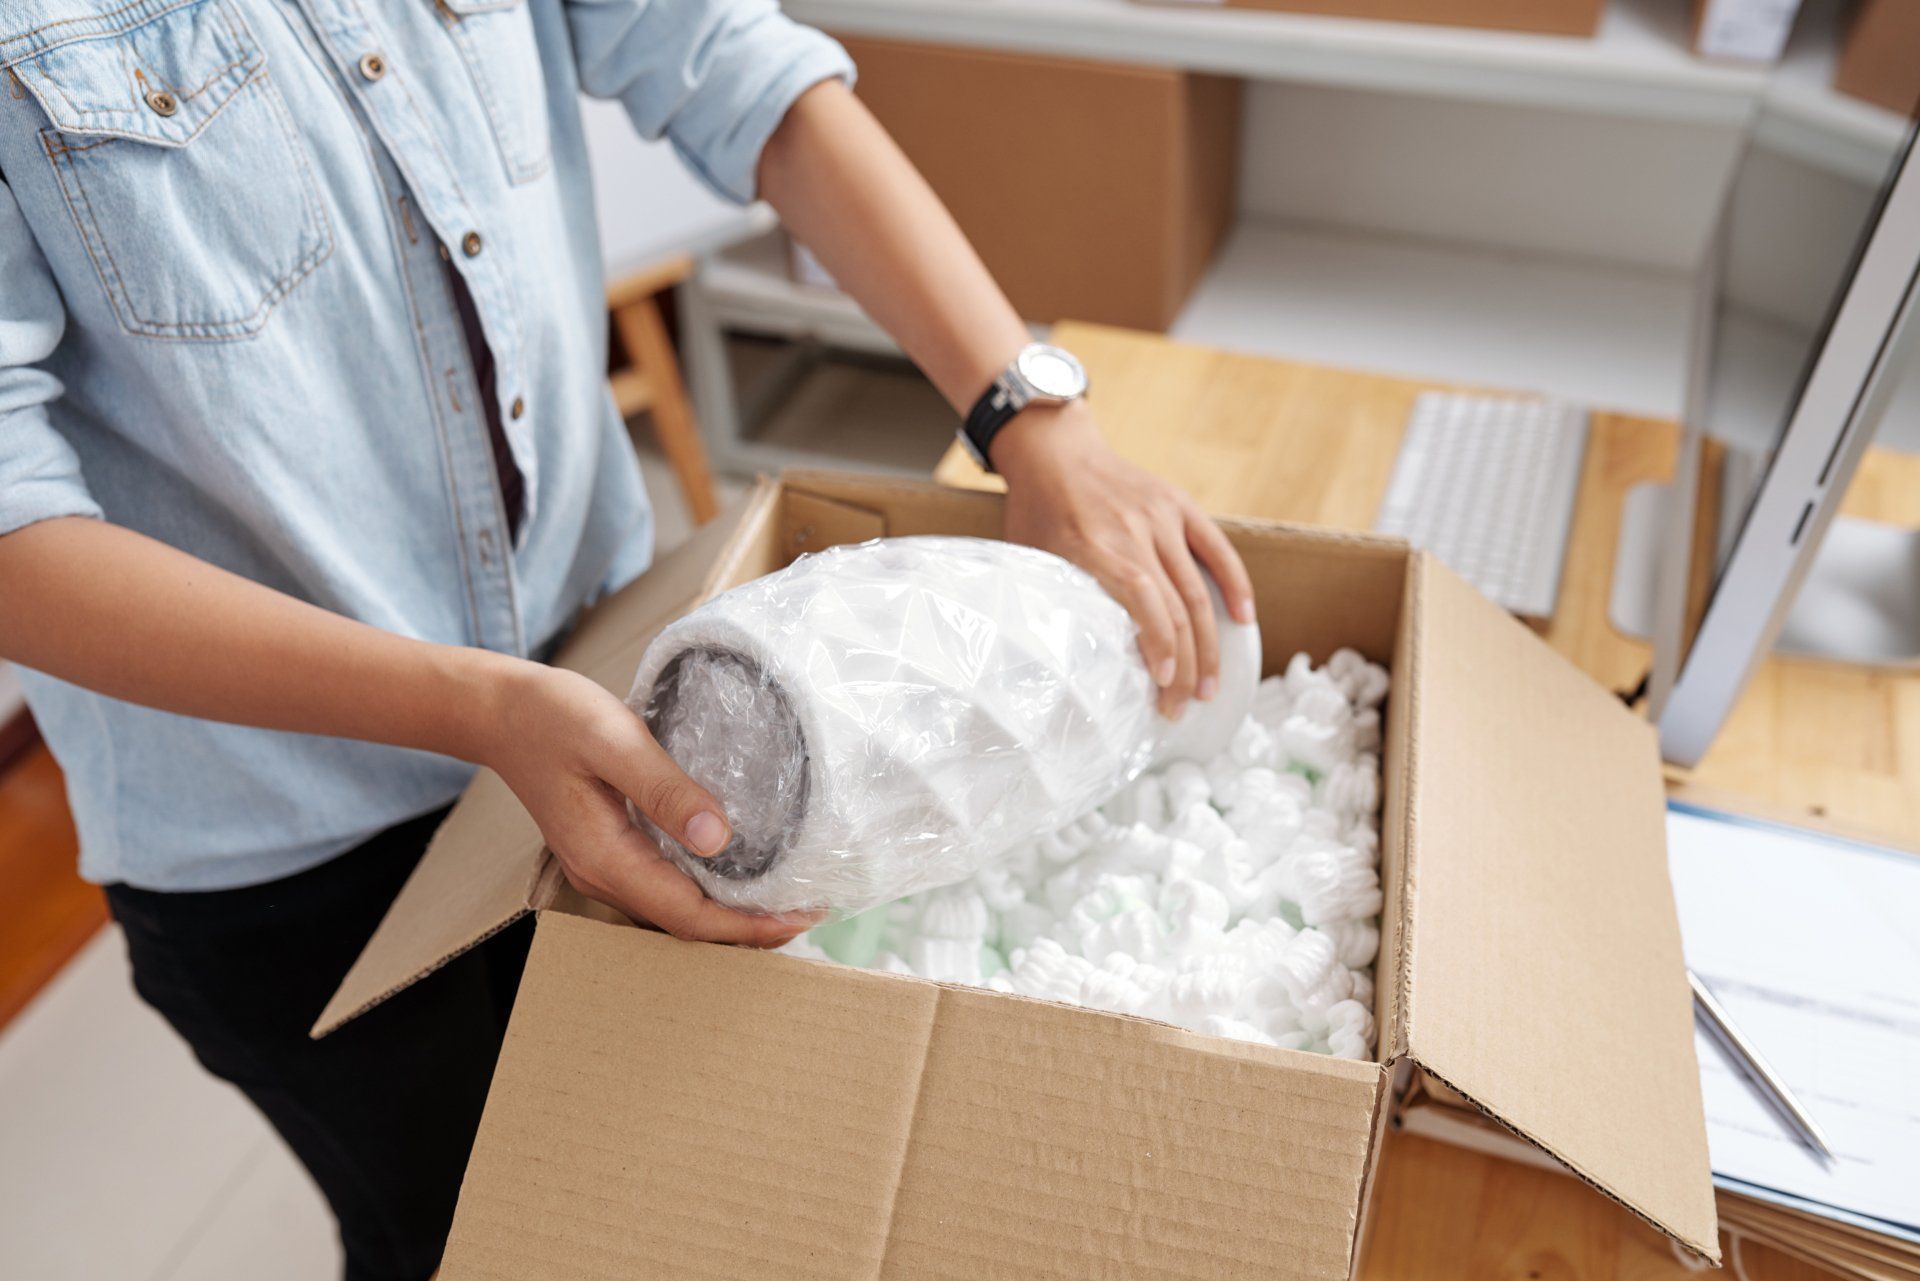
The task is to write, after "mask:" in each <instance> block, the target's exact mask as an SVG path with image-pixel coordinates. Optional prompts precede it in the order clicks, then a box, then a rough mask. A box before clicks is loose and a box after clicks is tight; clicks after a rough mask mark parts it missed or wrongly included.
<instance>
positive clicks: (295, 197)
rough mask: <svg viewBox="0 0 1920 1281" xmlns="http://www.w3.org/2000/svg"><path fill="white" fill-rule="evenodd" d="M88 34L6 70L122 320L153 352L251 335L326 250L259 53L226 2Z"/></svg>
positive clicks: (302, 153) (307, 174)
mask: <svg viewBox="0 0 1920 1281" xmlns="http://www.w3.org/2000/svg"><path fill="white" fill-rule="evenodd" d="M129 9H133V6H129ZM135 11H136V12H141V13H146V12H151V11H152V9H151V7H150V6H146V5H142V6H139V8H138V9H137V10H135ZM96 23H97V20H96ZM73 30H74V28H72V27H69V28H67V33H69V34H70V33H71V32H72V31H73ZM82 30H83V32H84V34H82V35H81V36H80V37H79V38H69V39H67V40H66V42H65V43H57V44H53V45H52V47H44V48H43V49H42V51H40V52H38V53H36V54H34V55H33V56H29V57H24V58H20V59H19V60H17V61H14V62H13V64H12V68H11V70H12V73H13V75H14V77H15V78H16V79H17V80H18V82H19V84H21V85H22V86H24V87H25V89H26V91H27V92H28V93H29V94H31V95H32V97H33V98H34V99H35V101H36V102H37V103H38V104H39V106H40V108H41V110H43V111H44V112H45V113H46V116H47V121H48V124H47V127H45V128H43V129H42V130H41V132H40V141H41V145H42V147H43V149H44V150H45V152H46V156H47V161H48V163H49V164H51V165H52V166H53V172H54V176H55V179H56V180H57V181H58V184H59V189H60V193H61V195H62V196H63V197H64V198H65V201H66V204H67V207H68V209H69V211H70V212H71V213H72V215H73V221H74V226H75V229H76V231H77V233H78V235H79V237H80V239H81V241H82V243H83V244H84V245H85V247H86V252H87V256H88V257H89V258H90V259H91V260H92V263H93V267H94V270H95V271H96V272H97V273H98V275H99V278H100V284H101V286H102V288H104V289H105V291H106V295H107V299H108V301H109V303H110V304H111V306H112V308H113V312H114V314H115V316H117V317H118V319H119V321H120V324H121V326H122V327H123V328H124V329H126V330H127V331H128V332H129V333H133V334H138V335H141V336H144V337H149V338H164V339H174V340H177V341H190V340H203V341H218V340H232V339H243V338H248V337H251V336H253V335H254V334H257V333H258V332H260V330H261V329H262V328H263V327H264V326H265V325H266V323H267V321H268V319H269V317H270V316H271V315H272V312H273V310H274V308H275V307H276V306H277V305H278V304H279V303H280V301H281V300H282V299H283V298H285V297H286V296H287V295H288V293H289V292H291V291H292V290H293V289H294V288H295V287H296V286H297V285H298V284H299V283H300V282H301V281H302V280H303V279H305V278H306V277H307V276H308V275H309V274H310V273H311V272H312V271H313V270H314V268H315V267H317V266H318V265H319V264H320V263H321V262H323V261H324V260H325V259H326V257H327V255H328V254H329V253H330V252H331V251H332V248H333V234H332V228H331V225H330V223H329V220H328V217H327V212H326V207H325V205H324V203H323V202H322V199H321V192H320V188H319V186H318V184H317V182H316V181H315V178H314V174H313V172H312V168H311V165H310V162H309V160H308V156H307V150H306V146H305V144H304V143H303V142H302V140H301V138H300V136H299V132H298V131H297V130H296V129H295V127H294V125H293V121H292V118H291V116H290V114H289V112H288V110H287V107H286V104H285V102H284V101H283V100H282V99H281V97H280V94H279V91H278V90H277V89H276V87H275V86H274V85H273V83H272V81H271V80H269V78H268V75H267V65H266V55H265V53H264V52H263V51H261V49H260V48H259V47H258V46H257V44H256V43H255V41H254V39H253V36H252V34H251V33H250V32H249V31H248V29H247V28H246V26H245V24H244V22H243V20H242V19H241V17H240V15H239V14H238V13H236V12H234V11H233V10H232V8H231V7H230V6H229V5H228V4H227V3H225V0H197V2H196V3H188V4H185V5H182V6H178V7H175V8H173V9H171V10H170V11H167V12H164V13H162V14H161V16H159V17H157V18H152V19H149V20H146V21H143V22H140V23H139V25H130V26H128V27H126V28H125V29H123V30H117V31H115V30H105V31H100V32H99V33H98V34H95V33H94V30H93V28H92V26H87V27H83V28H82ZM62 35H63V32H62V31H61V24H60V23H58V22H49V23H47V24H46V25H44V26H43V27H42V28H41V29H40V32H39V33H36V32H33V31H29V32H26V33H23V35H20V36H14V37H11V38H12V39H14V40H16V41H22V42H25V41H30V40H34V39H35V38H36V36H37V37H38V40H39V41H40V42H42V43H44V42H46V41H47V40H48V37H60V36H62ZM5 48H6V46H5V45H0V49H5Z"/></svg>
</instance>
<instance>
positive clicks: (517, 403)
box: [507, 396, 527, 421]
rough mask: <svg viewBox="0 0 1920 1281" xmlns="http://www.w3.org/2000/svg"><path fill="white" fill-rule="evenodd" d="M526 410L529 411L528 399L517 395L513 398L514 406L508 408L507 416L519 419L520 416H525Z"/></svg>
mask: <svg viewBox="0 0 1920 1281" xmlns="http://www.w3.org/2000/svg"><path fill="white" fill-rule="evenodd" d="M526 412H527V402H526V400H525V399H523V398H522V397H519V396H515V397H514V398H513V405H512V407H511V408H509V409H508V410H507V417H509V418H512V419H514V420H516V421H517V420H519V419H520V418H522V417H524V416H525V415H526Z"/></svg>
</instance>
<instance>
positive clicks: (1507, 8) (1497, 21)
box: [1148, 0, 1607, 36]
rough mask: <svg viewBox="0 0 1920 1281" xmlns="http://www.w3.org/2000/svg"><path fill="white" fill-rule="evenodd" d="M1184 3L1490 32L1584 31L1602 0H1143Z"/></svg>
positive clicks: (1594, 27) (1596, 21)
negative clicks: (1437, 25) (1370, 19)
mask: <svg viewBox="0 0 1920 1281" xmlns="http://www.w3.org/2000/svg"><path fill="white" fill-rule="evenodd" d="M1148 2H1149V3H1175V4H1180V5H1181V6H1183V7H1188V8H1204V7H1206V6H1208V5H1209V4H1215V5H1224V6H1226V7H1229V8H1234V9H1280V10H1284V11H1285V12H1287V13H1312V14H1319V15H1321V16H1323V17H1333V18H1372V19H1376V20H1378V21H1381V22H1427V23H1437V24H1439V25H1441V26H1448V27H1484V28H1487V29H1489V30H1493V31H1535V32H1541V33H1544V34H1546V35H1557V36H1590V35H1592V34H1593V33H1594V32H1596V31H1598V30H1599V29H1600V15H1601V14H1602V13H1604V12H1605V11H1606V7H1607V0H1148Z"/></svg>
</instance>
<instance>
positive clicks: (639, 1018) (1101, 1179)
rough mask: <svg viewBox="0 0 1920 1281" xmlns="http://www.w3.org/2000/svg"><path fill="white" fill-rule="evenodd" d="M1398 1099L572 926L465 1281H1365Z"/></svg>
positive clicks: (505, 1115)
mask: <svg viewBox="0 0 1920 1281" xmlns="http://www.w3.org/2000/svg"><path fill="white" fill-rule="evenodd" d="M1385 1087H1386V1073H1385V1071H1384V1070H1383V1069H1382V1068H1381V1067H1380V1066H1379V1065H1378V1064H1373V1063H1349V1062H1345V1061H1342V1060H1337V1059H1329V1058H1326V1057H1324V1056H1319V1055H1306V1054H1300V1053H1297V1052H1294V1051H1288V1050H1279V1049H1275V1048H1273V1047H1270V1046H1259V1045H1251V1044H1246V1043H1242V1042H1234V1041H1226V1040H1222V1039H1219V1038H1216V1037H1206V1036H1200V1035H1197V1034H1195V1033H1191V1032H1186V1031H1183V1030H1180V1029H1178V1028H1173V1027H1169V1026H1166V1025H1165V1024H1158V1023H1149V1022H1145V1021H1143V1020H1138V1019H1126V1018H1120V1017H1116V1016H1113V1015H1108V1014H1100V1013H1096V1012H1093V1011H1090V1010H1081V1009H1074V1008H1070V1007H1067V1006H1062V1005H1055V1004H1052V1003H1050V1002H1043V1001H1033V1000H1027V999H1024V998H1020V997H1010V996H1004V995H1000V994H998V993H993V992H984V991H979V990H973V989H966V988H956V987H946V986H942V985H938V984H934V983H929V982H926V981H925V980H921V979H913V978H904V977H901V976H897V975H890V974H877V973H870V972H867V971H863V970H855V969H850V968H845V967H840V966H833V965H828V964H825V963H821V962H815V961H805V960H800V959H797V958H793V957H785V956H777V955H765V954H758V953H752V952H748V951H745V950H743V949H738V948H727V947H720V946H716V945H712V944H699V943H682V942H678V941H676V940H673V939H669V938H665V937H663V936H660V935H657V934H652V933H649V932H647V931H643V930H635V929H626V928H620V927H617V926H608V925H604V924H600V923H597V922H593V921H584V920H580V919H577V918H575V917H571V916H567V915H564V914H561V913H558V912H548V913H543V914H542V915H541V917H540V925H539V929H538V931H537V933H536V936H535V939H534V944H533V951H532V953H531V955H530V957H529V959H528V962H527V969H526V977H525V979H524V980H523V981H522V985H521V989H520V998H519V1001H518V1002H517V1003H516V1005H515V1007H514V1012H513V1020H512V1024H511V1026H510V1028H509V1029H508V1032H507V1038H506V1043H505V1046H504V1047H503V1049H502V1051H501V1055H500V1061H499V1066H498V1068H497V1069H496V1070H495V1073H494V1079H493V1088H492V1090H491V1092H490V1093H489V1094H488V1096H487V1106H486V1112H485V1115H484V1116H483V1118H482V1120H481V1123H480V1130H479V1134H478V1136H477V1138H476V1139H475V1141H474V1148H473V1155H472V1157H471V1159H470V1160H469V1162H468V1165H467V1172H466V1180H465V1183H464V1185H463V1187H462V1189H461V1195H460V1204H459V1209H458V1211H457V1212H456V1214H455V1218H454V1223H453V1230H452V1235H451V1237H450V1239H449V1241H448V1244H447V1253H446V1258H445V1261H444V1263H443V1265H442V1275H443V1276H444V1277H446V1278H447V1281H508V1279H509V1278H510V1279H511V1281H561V1279H565V1281H602V1279H604V1278H608V1277H614V1276H622V1277H625V1276H672V1277H696V1276H697V1277H722V1276H724V1277H727V1278H729V1281H753V1279H755V1278H768V1279H769V1281H773V1279H778V1281H790V1279H792V1278H802V1277H805V1278H819V1279H820V1281H840V1279H841V1278H846V1277H863V1278H876V1279H878V1278H889V1279H891V1278H900V1279H902V1281H905V1279H908V1278H921V1277H931V1276H949V1277H951V1276H981V1277H984V1276H1017V1277H1043V1276H1046V1277H1065V1276H1086V1275H1090V1274H1093V1273H1098V1274H1100V1275H1104V1276H1118V1277H1138V1278H1146V1277H1224V1276H1249V1277H1252V1276H1260V1277H1271V1276H1287V1277H1316V1278H1330V1279H1332V1278H1345V1277H1346V1276H1347V1275H1348V1268H1349V1265H1350V1261H1351V1253H1352V1250H1353V1246H1354V1238H1355V1232H1356V1227H1357V1220H1358V1214H1359V1202H1360V1193H1361V1188H1362V1184H1363V1182H1364V1179H1365V1173H1366V1170H1367V1167H1368V1165H1369V1163H1370V1161H1371V1159H1372V1145H1373V1140H1374V1120H1375V1118H1376V1117H1378V1116H1379V1115H1380V1112H1381V1110H1382V1109H1383V1108H1384V1107H1385V1105H1386V1100H1385V1097H1384V1096H1385Z"/></svg>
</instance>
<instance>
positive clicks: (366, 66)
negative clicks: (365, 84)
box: [360, 53, 387, 80]
mask: <svg viewBox="0 0 1920 1281" xmlns="http://www.w3.org/2000/svg"><path fill="white" fill-rule="evenodd" d="M386 74H387V60H386V59H385V58H382V57H381V56H380V55H379V54H377V53H363V54H361V55H360V76H361V78H362V79H364V80H378V79H379V78H380V77H381V76H384V75H386Z"/></svg>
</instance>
